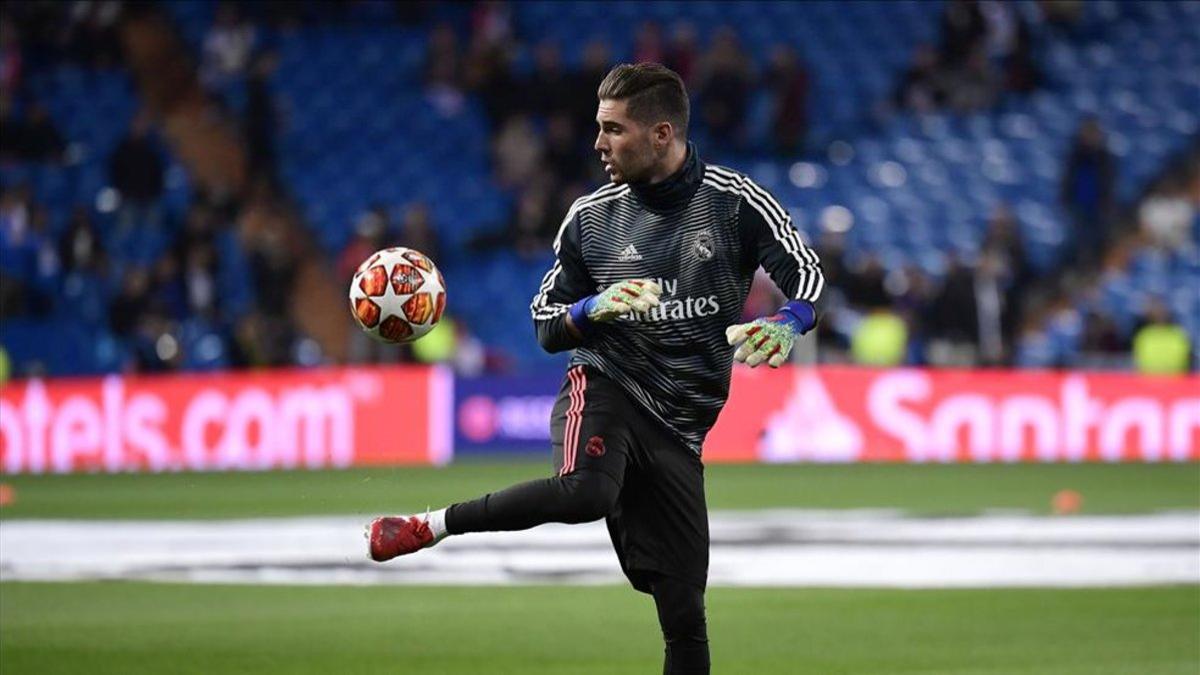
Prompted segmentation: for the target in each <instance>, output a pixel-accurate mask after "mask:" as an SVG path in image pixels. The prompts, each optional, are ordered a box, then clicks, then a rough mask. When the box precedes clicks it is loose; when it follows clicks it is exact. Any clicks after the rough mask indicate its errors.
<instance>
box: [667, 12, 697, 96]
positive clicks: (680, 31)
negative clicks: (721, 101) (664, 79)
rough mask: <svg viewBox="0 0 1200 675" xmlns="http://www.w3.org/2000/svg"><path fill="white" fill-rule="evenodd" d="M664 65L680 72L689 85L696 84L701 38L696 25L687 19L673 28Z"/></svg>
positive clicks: (685, 82) (680, 75)
mask: <svg viewBox="0 0 1200 675" xmlns="http://www.w3.org/2000/svg"><path fill="white" fill-rule="evenodd" d="M663 58H664V59H665V60H664V61H663V65H665V66H666V67H668V68H670V69H671V70H673V71H675V72H677V73H679V77H681V78H683V83H684V84H686V85H687V86H689V87H692V86H694V85H695V81H696V69H697V68H698V67H699V63H700V47H699V39H698V38H697V37H696V27H695V26H693V25H692V24H690V23H688V22H686V21H680V22H678V23H676V24H675V25H674V26H673V27H672V28H671V41H670V43H668V44H667V48H666V52H665V53H664V55H663Z"/></svg>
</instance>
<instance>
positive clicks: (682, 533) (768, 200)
mask: <svg viewBox="0 0 1200 675" xmlns="http://www.w3.org/2000/svg"><path fill="white" fill-rule="evenodd" d="M598 95H599V106H598V108H597V114H596V122H597V124H598V130H597V135H596V140H595V149H596V151H597V152H598V153H599V155H600V160H601V161H602V162H603V163H604V165H605V169H606V171H607V172H608V175H609V177H610V179H611V182H610V184H608V185H606V186H604V187H602V188H600V189H599V190H597V191H596V192H593V193H592V194H590V195H588V196H586V197H583V198H581V199H579V200H578V201H576V202H575V204H574V205H573V206H572V207H571V209H570V210H569V211H568V213H567V214H566V217H565V219H564V220H563V224H562V227H561V229H560V230H559V232H558V236H557V237H556V238H555V241H554V253H555V256H556V259H555V262H554V265H553V266H552V267H551V269H550V270H549V271H548V272H547V273H546V275H545V277H544V279H543V280H542V284H541V288H540V289H539V290H538V293H537V295H536V296H535V297H534V299H533V303H532V305H531V311H532V314H533V320H534V323H535V325H536V328H537V334H538V340H539V342H540V343H541V345H542V347H543V348H545V349H546V350H547V351H550V352H559V351H564V350H569V349H570V350H574V353H573V354H572V356H571V361H570V367H569V369H568V370H567V374H566V377H565V378H564V380H563V384H562V388H561V390H560V392H559V395H558V400H557V402H556V404H555V406H554V409H553V413H552V417H551V436H552V440H553V451H554V464H555V468H556V475H555V476H553V477H551V478H545V479H541V480H535V481H531V482H528V483H523V484H520V485H516V486H513V487H509V488H507V489H504V490H500V491H498V492H494V493H491V494H488V495H485V496H483V497H480V498H479V499H475V500H472V501H467V502H462V503H459V504H454V505H452V506H450V507H449V508H446V509H442V510H439V511H436V512H433V513H430V514H428V515H426V516H412V517H407V518H404V517H395V518H379V519H376V520H375V521H373V522H372V523H371V524H370V525H369V532H368V534H369V540H370V552H371V556H372V558H374V559H375V560H380V561H382V560H387V559H390V558H393V557H395V556H397V555H402V554H406V553H412V552H413V551H416V550H419V549H421V548H424V547H427V546H431V545H433V544H435V543H437V542H438V541H440V540H441V539H442V538H443V537H446V536H449V535H457V534H464V533H468V532H486V531H497V530H523V529H526V528H530V527H534V526H536V525H540V524H542V523H548V522H558V523H582V522H587V521H593V520H599V519H602V518H603V519H605V520H606V522H607V525H608V531H609V534H610V535H611V538H612V543H613V547H614V548H615V549H616V553H617V557H618V559H619V561H620V564H621V568H622V571H623V572H624V573H625V575H626V576H627V577H628V579H629V580H630V582H631V583H632V585H633V587H634V588H636V589H637V590H640V591H643V592H645V593H649V594H651V595H652V596H653V597H654V602H655V605H656V607H657V610H658V618H659V622H660V625H661V627H662V631H663V638H664V640H665V643H666V655H665V659H666V663H665V666H664V672H666V673H707V672H709V653H708V634H707V628H706V619H705V610H704V590H705V586H706V583H707V577H708V549H709V537H708V513H707V509H706V507H705V500H704V469H703V465H702V463H701V446H702V444H703V441H704V437H705V435H706V434H707V433H708V430H709V429H710V428H711V427H712V425H713V423H714V422H715V421H716V419H717V414H718V413H719V412H720V410H721V407H722V406H723V405H724V404H725V400H726V398H727V397H728V394H729V380H730V372H731V369H732V366H733V361H734V360H737V361H743V362H745V363H746V364H747V365H749V366H758V365H761V364H766V365H768V366H771V367H777V366H779V365H781V364H783V363H784V362H785V361H786V360H787V358H788V354H789V352H790V351H791V349H792V344H793V342H794V341H795V340H796V338H797V337H798V336H800V335H802V334H804V333H805V332H807V331H809V330H811V329H812V328H813V326H814V325H815V323H816V311H815V309H814V306H813V303H814V302H815V301H816V299H817V297H818V296H819V295H820V293H821V288H822V286H823V284H824V279H823V277H822V274H821V269H820V264H819V263H818V260H817V257H816V255H815V254H814V253H813V252H812V251H811V250H809V249H808V248H807V247H806V246H805V245H804V244H803V243H802V242H801V241H800V237H799V234H798V233H797V231H796V228H795V227H794V226H793V224H792V221H791V219H790V217H789V216H788V214H787V212H786V211H785V210H784V209H783V208H782V207H781V206H780V205H779V203H778V202H777V201H775V199H774V198H773V197H771V195H770V194H768V193H767V192H766V191H765V190H763V189H762V188H761V187H759V186H758V185H756V184H755V183H754V182H753V181H751V180H750V179H749V178H747V177H745V176H743V175H742V174H739V173H737V172H735V171H731V170H729V169H725V168H722V167H719V166H715V165H706V164H705V163H704V162H703V161H701V159H700V157H699V155H698V153H697V150H696V147H695V146H694V145H693V144H691V143H689V142H688V141H687V127H688V99H687V93H686V92H685V91H684V87H683V83H682V81H681V80H680V79H679V76H678V75H676V74H675V73H674V72H672V71H670V70H668V69H667V68H664V67H663V66H660V65H657V64H639V65H620V66H617V67H616V68H614V69H613V70H612V71H610V72H609V73H608V75H607V76H606V77H605V79H604V81H603V82H602V83H601V84H600V88H599V92H598ZM760 265H762V266H763V267H764V268H765V269H766V270H767V272H768V273H769V274H770V276H771V278H772V280H773V281H774V282H775V284H776V285H777V286H778V287H779V288H780V289H781V290H783V291H784V292H785V293H786V294H787V295H788V297H791V298H793V300H791V301H789V302H788V303H787V304H785V305H784V306H783V307H781V308H780V309H779V311H778V312H777V313H776V314H774V315H772V316H769V317H765V318H761V319H758V320H756V321H753V322H751V323H748V324H740V325H739V324H736V322H737V321H738V318H739V316H740V313H741V310H742V307H743V305H744V304H745V301H746V295H747V293H748V292H749V289H750V283H751V279H752V277H753V276H754V272H755V270H756V269H757V268H758V267H759V266H760Z"/></svg>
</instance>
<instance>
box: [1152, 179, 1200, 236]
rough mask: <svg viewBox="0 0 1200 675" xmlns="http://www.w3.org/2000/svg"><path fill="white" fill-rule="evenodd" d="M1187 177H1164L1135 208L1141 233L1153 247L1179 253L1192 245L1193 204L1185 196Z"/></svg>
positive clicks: (1194, 209) (1187, 187) (1191, 199)
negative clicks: (1178, 251)
mask: <svg viewBox="0 0 1200 675" xmlns="http://www.w3.org/2000/svg"><path fill="white" fill-rule="evenodd" d="M1192 182H1194V181H1190V180H1189V177H1188V176H1187V174H1176V175H1171V176H1167V177H1166V178H1164V179H1163V180H1162V181H1161V182H1160V184H1159V185H1158V186H1157V187H1156V189H1154V190H1153V191H1152V192H1151V194H1150V196H1148V197H1147V198H1146V199H1145V200H1143V201H1142V204H1141V206H1140V207H1138V213H1137V216H1138V223H1139V224H1140V226H1141V230H1142V232H1143V233H1145V234H1146V236H1147V238H1148V239H1149V240H1150V242H1151V243H1153V244H1154V245H1155V246H1158V247H1160V248H1162V249H1164V250H1179V249H1182V248H1184V247H1186V246H1189V245H1190V244H1192V243H1194V242H1193V241H1192V226H1193V223H1195V222H1196V217H1197V204H1196V203H1195V201H1194V200H1193V198H1192V195H1190V194H1189V186H1190V185H1189V184H1190V183H1192Z"/></svg>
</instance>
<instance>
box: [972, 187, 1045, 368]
mask: <svg viewBox="0 0 1200 675" xmlns="http://www.w3.org/2000/svg"><path fill="white" fill-rule="evenodd" d="M982 253H983V255H985V256H987V257H989V258H990V259H992V260H994V261H995V264H996V266H997V272H998V274H999V275H1000V283H1001V288H1000V291H1001V292H1002V294H1003V297H1002V299H1001V303H1002V312H1003V314H1002V316H1003V326H1002V331H1003V336H1004V341H1005V343H1006V344H1010V343H1011V342H1012V340H1013V339H1014V337H1015V334H1016V328H1017V326H1016V322H1017V318H1018V317H1019V316H1020V315H1021V312H1022V304H1023V303H1024V300H1025V296H1026V295H1027V293H1028V292H1029V287H1030V285H1031V284H1032V282H1033V276H1034V274H1033V268H1032V267H1031V266H1030V265H1029V260H1028V257H1027V255H1026V252H1025V242H1024V239H1023V238H1022V237H1021V230H1020V227H1019V224H1018V223H1017V219H1016V216H1014V215H1013V212H1012V209H1010V208H1009V207H1008V205H1007V204H1000V205H998V206H997V207H996V208H995V209H994V210H993V211H992V215H991V217H990V218H989V220H988V225H987V231H986V233H985V234H984V239H983V247H982Z"/></svg>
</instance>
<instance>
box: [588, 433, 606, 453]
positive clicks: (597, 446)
mask: <svg viewBox="0 0 1200 675" xmlns="http://www.w3.org/2000/svg"><path fill="white" fill-rule="evenodd" d="M584 452H586V453H587V454H588V456H589V457H600V456H602V455H603V454H604V439H603V438H600V437H599V436H592V437H591V438H589V439H588V442H587V447H586V448H584Z"/></svg>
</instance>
